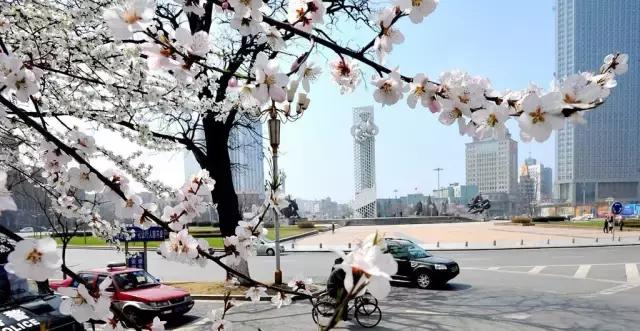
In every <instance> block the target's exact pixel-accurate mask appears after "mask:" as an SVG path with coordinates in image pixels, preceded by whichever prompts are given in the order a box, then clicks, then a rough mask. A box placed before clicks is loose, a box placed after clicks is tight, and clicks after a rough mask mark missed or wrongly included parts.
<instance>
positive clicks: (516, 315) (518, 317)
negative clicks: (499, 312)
mask: <svg viewBox="0 0 640 331" xmlns="http://www.w3.org/2000/svg"><path fill="white" fill-rule="evenodd" d="M502 317H504V318H508V319H513V320H525V319H527V318H529V317H531V315H529V314H526V313H513V314H507V315H503V316H502Z"/></svg>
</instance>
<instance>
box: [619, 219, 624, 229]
mask: <svg viewBox="0 0 640 331" xmlns="http://www.w3.org/2000/svg"><path fill="white" fill-rule="evenodd" d="M623 226H624V219H623V218H620V231H622V227H623Z"/></svg>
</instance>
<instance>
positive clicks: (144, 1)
mask: <svg viewBox="0 0 640 331" xmlns="http://www.w3.org/2000/svg"><path fill="white" fill-rule="evenodd" d="M155 7H156V3H155V1H154V0H126V1H125V2H124V3H123V4H122V5H118V6H114V7H111V8H109V9H106V10H105V11H104V12H103V19H104V21H105V22H106V23H107V25H108V26H109V28H110V29H111V31H112V32H113V35H114V37H116V39H121V40H122V39H128V38H131V37H132V36H133V34H134V33H135V32H139V31H144V30H145V29H146V28H147V27H148V26H149V25H150V24H151V23H152V19H153V16H154V12H155Z"/></svg>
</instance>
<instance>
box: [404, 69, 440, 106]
mask: <svg viewBox="0 0 640 331" xmlns="http://www.w3.org/2000/svg"><path fill="white" fill-rule="evenodd" d="M437 91H438V86H437V85H436V84H434V83H431V82H429V78H427V76H425V75H424V74H417V75H416V76H415V77H414V78H413V81H412V82H411V83H409V96H407V105H409V108H411V109H414V108H416V104H417V103H418V101H420V103H421V104H422V105H423V106H424V107H427V108H431V103H432V102H433V101H434V96H435V94H436V92H437Z"/></svg>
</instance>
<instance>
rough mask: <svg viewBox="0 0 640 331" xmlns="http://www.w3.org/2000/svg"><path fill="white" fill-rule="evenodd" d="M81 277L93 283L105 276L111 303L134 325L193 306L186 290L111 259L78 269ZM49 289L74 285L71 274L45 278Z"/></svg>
mask: <svg viewBox="0 0 640 331" xmlns="http://www.w3.org/2000/svg"><path fill="white" fill-rule="evenodd" d="M78 276H80V277H81V278H82V279H84V280H86V281H87V282H88V283H89V286H92V287H95V286H97V285H98V284H100V283H102V281H104V280H105V279H106V278H107V277H110V278H111V279H112V281H113V282H112V284H111V286H109V287H108V288H107V291H109V292H113V301H114V303H115V306H116V307H118V308H120V309H121V310H122V312H123V313H124V314H125V315H126V316H127V317H128V318H129V319H130V320H132V321H134V322H135V323H136V324H138V325H143V324H146V323H148V322H149V321H151V320H152V319H153V318H154V317H156V316H158V317H160V318H161V319H170V318H175V317H178V316H181V315H184V314H185V313H187V312H188V311H189V310H191V308H193V304H194V302H193V299H192V298H191V295H190V294H189V292H187V291H185V290H182V289H179V288H175V287H172V286H167V285H164V284H161V283H160V282H159V281H158V279H156V278H155V277H153V276H152V275H150V274H149V273H148V272H146V271H144V270H142V269H136V268H128V267H127V266H126V264H124V263H112V264H109V265H107V267H106V268H101V269H93V270H88V271H81V272H79V273H78ZM49 286H50V287H51V288H52V289H53V290H57V289H58V288H59V287H69V286H73V287H75V286H78V283H77V282H75V281H73V280H72V279H71V278H67V279H65V280H58V281H49Z"/></svg>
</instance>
